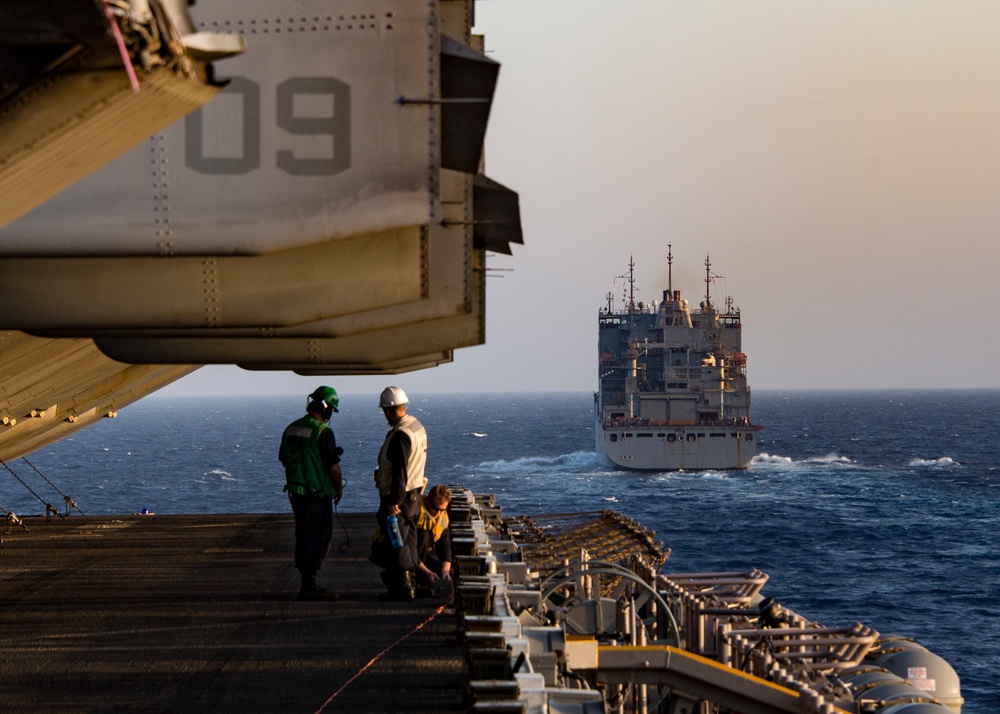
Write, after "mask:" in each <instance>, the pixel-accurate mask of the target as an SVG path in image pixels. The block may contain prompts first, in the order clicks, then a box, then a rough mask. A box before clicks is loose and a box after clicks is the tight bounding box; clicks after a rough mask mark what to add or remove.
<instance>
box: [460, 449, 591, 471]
mask: <svg viewBox="0 0 1000 714" xmlns="http://www.w3.org/2000/svg"><path fill="white" fill-rule="evenodd" d="M597 465H598V461H597V455H596V454H595V453H594V452H593V451H574V452H573V453H571V454H561V455H559V456H522V457H521V458H519V459H513V460H511V461H507V460H505V459H498V460H496V461H484V462H482V463H481V464H479V465H478V466H476V467H474V468H473V470H475V471H485V472H503V473H509V472H512V471H515V472H519V471H560V472H562V471H574V472H575V471H580V472H582V471H586V470H593V469H594V468H595V467H596V466H597Z"/></svg>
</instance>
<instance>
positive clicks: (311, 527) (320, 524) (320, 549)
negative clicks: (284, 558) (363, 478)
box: [288, 493, 333, 578]
mask: <svg viewBox="0 0 1000 714" xmlns="http://www.w3.org/2000/svg"><path fill="white" fill-rule="evenodd" d="M288 500H289V501H291V503H292V513H294V514H295V567H296V568H298V569H299V572H300V573H302V577H303V578H311V577H314V576H315V575H316V573H318V572H319V569H320V567H321V566H322V565H323V560H324V559H325V558H326V554H327V553H328V552H329V550H330V541H332V540H333V496H300V495H298V494H295V493H290V494H288Z"/></svg>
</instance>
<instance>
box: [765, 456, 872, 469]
mask: <svg viewBox="0 0 1000 714" xmlns="http://www.w3.org/2000/svg"><path fill="white" fill-rule="evenodd" d="M750 464H751V465H752V466H788V467H792V466H801V465H803V464H830V465H841V464H844V465H853V464H854V461H852V460H851V459H849V458H847V457H846V456H840V455H838V454H827V455H826V456H808V457H806V458H804V459H793V458H792V457H790V456H779V455H778V454H768V453H761V454H757V455H756V456H754V457H753V461H751V462H750Z"/></svg>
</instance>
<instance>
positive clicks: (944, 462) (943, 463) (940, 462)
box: [909, 456, 962, 468]
mask: <svg viewBox="0 0 1000 714" xmlns="http://www.w3.org/2000/svg"><path fill="white" fill-rule="evenodd" d="M909 465H910V466H937V467H942V468H950V467H952V466H961V465H962V464H960V463H958V462H957V461H955V460H954V459H953V458H951V457H950V456H942V457H941V458H939V459H913V460H912V461H910V464H909Z"/></svg>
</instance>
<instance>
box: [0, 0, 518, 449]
mask: <svg viewBox="0 0 1000 714" xmlns="http://www.w3.org/2000/svg"><path fill="white" fill-rule="evenodd" d="M29 6H30V11H29V9H28V8H29ZM8 7H9V9H6V8H8ZM190 12H191V14H190V15H189V14H188V10H187V3H186V2H182V1H181V0H114V1H113V2H112V1H111V0H107V1H106V0H45V1H43V2H36V3H16V4H15V3H8V4H6V5H5V6H4V8H0V20H4V19H8V20H10V21H11V22H10V23H9V24H8V25H5V33H3V34H0V42H6V44H3V45H0V56H3V57H4V58H6V61H7V66H5V67H4V75H3V79H4V83H3V93H2V94H0V152H3V153H0V196H3V199H4V200H3V202H2V203H3V207H4V212H3V213H2V214H0V225H3V224H6V225H3V227H2V228H0V274H2V280H3V283H4V285H5V293H6V295H7V297H8V298H9V300H6V301H3V302H4V304H3V305H2V306H0V422H2V423H3V424H4V426H2V427H0V459H3V460H9V459H12V458H16V457H18V456H21V455H24V454H26V453H29V452H30V451H32V450H34V449H36V448H38V447H40V446H43V445H44V444H46V443H50V442H51V441H54V440H55V439H58V438H60V437H61V436H64V435H65V434H67V433H69V432H70V431H72V430H74V429H76V428H79V427H80V426H82V425H84V424H86V423H88V422H90V421H92V420H93V419H96V418H99V417H102V416H113V415H114V414H115V413H117V410H118V409H119V408H120V407H122V406H124V405H126V404H128V403H130V402H132V401H134V400H135V399H138V398H140V397H142V396H144V395H145V394H148V393H149V392H151V391H154V390H155V389H158V388H160V387H161V386H163V385H164V384H167V383H169V382H171V381H173V380H175V379H177V378H179V377H181V376H183V375H185V374H188V373H189V372H190V371H192V370H193V369H196V368H197V367H198V366H200V365H203V364H237V365H239V366H241V367H244V368H247V369H252V370H293V371H296V372H298V373H300V374H309V375H312V374H317V375H318V374H393V373H398V372H404V371H409V370H412V369H420V368H425V367H430V366H434V365H437V364H441V363H444V362H450V361H451V359H452V354H453V350H455V349H456V348H460V347H465V346H471V345H477V344H481V343H482V342H483V341H484V340H485V299H486V296H485V280H484V278H485V270H486V252H487V251H493V252H502V253H508V254H509V253H510V252H511V248H510V245H511V243H520V242H521V241H522V239H521V229H520V218H519V213H518V203H517V195H516V194H515V193H513V192H512V191H510V190H508V189H507V188H505V187H503V186H501V185H500V184H498V183H496V182H495V181H492V180H490V179H489V178H488V177H486V176H485V175H484V174H483V172H482V168H483V141H484V137H485V132H486V124H487V121H488V117H489V110H490V105H491V102H492V96H493V92H494V88H495V84H496V80H497V75H498V71H499V65H498V64H497V63H496V62H494V61H493V60H492V59H490V58H488V57H486V56H485V55H484V54H483V44H482V43H483V40H482V37H480V36H476V35H473V34H472V31H471V30H472V25H473V13H474V2H473V0H437V1H434V2H422V3H414V2H410V1H408V0H358V1H356V2H351V3H346V2H343V1H341V0H304V1H302V0H268V1H265V0H240V1H239V2H236V1H234V0H200V1H199V2H198V3H197V4H196V5H195V6H194V7H193V8H192V9H191V11H190ZM144 23H145V24H144ZM0 24H2V23H0ZM119 38H121V39H119ZM67 46H70V49H66V47H67ZM26 47H27V48H28V49H29V50H31V51H30V52H28V51H27V50H25V48H26ZM244 47H245V51H244V52H242V53H240V51H241V50H242V49H243V48H244ZM154 50H155V51H154ZM168 51H173V52H174V53H175V54H173V55H169V54H168ZM91 56H93V57H96V58H97V59H95V60H93V61H92V62H93V65H94V66H93V67H92V70H91V72H90V74H89V75H84V76H83V78H81V74H80V73H81V70H80V69H79V67H78V65H77V64H74V63H73V62H72V61H71V60H73V59H74V58H77V57H91ZM15 58H16V59H17V61H15ZM53 58H56V59H58V60H59V61H56V59H53ZM222 58H226V59H225V60H224V61H221V62H218V63H217V64H216V63H213V62H214V60H218V59H222ZM29 60H31V61H29ZM52 87H57V88H58V87H62V88H63V89H62V91H61V92H57V91H55V90H54V89H52ZM164 87H165V88H164ZM216 93H218V96H217V97H216V98H215V99H214V100H213V101H212V102H210V103H207V104H205V102H206V100H207V99H208V98H209V97H211V96H212V95H213V94H216ZM202 104H204V106H201V105H202ZM32 112H34V113H32ZM42 113H44V114H45V115H46V116H48V117H50V118H51V125H52V126H51V127H49V128H45V127H43V126H42V125H40V124H37V122H35V121H34V119H33V118H32V117H33V116H35V115H38V114H42ZM183 115H186V116H184V118H182V119H180V120H177V119H178V117H181V116H183ZM66 126H69V127H70V128H71V129H73V131H72V132H70V131H66V130H65V129H64V127H66ZM32 127H39V128H37V129H35V130H34V131H35V134H37V136H35V135H32V134H31V133H30V131H29V129H30V128H32ZM25 132H29V133H28V134H25ZM151 134H152V136H150V135H151ZM131 147H134V148H131ZM129 149H131V150H129ZM115 156H118V158H116V159H114V160H113V161H111V159H112V158H113V157H115ZM109 161H110V163H108V162H109ZM102 164H104V165H103V167H102V168H98V169H97V170H96V171H94V172H93V173H90V174H89V175H88V176H87V177H86V178H82V180H78V179H81V177H82V176H83V175H84V174H87V173H88V172H90V171H92V170H93V169H95V168H97V167H98V166H101V165H102ZM54 177H56V178H57V179H58V180H56V178H54ZM74 182H75V183H74ZM70 183H72V184H73V185H72V186H70V187H69V188H66V189H65V190H60V189H63V188H65V186H67V185H69V184H70ZM42 187H51V189H47V190H45V191H43V190H42ZM15 199H16V200H15ZM45 199H47V200H45ZM42 201H44V203H43V202H42ZM38 204H41V205H38ZM36 206H37V207H36ZM32 209H33V210H32Z"/></svg>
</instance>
